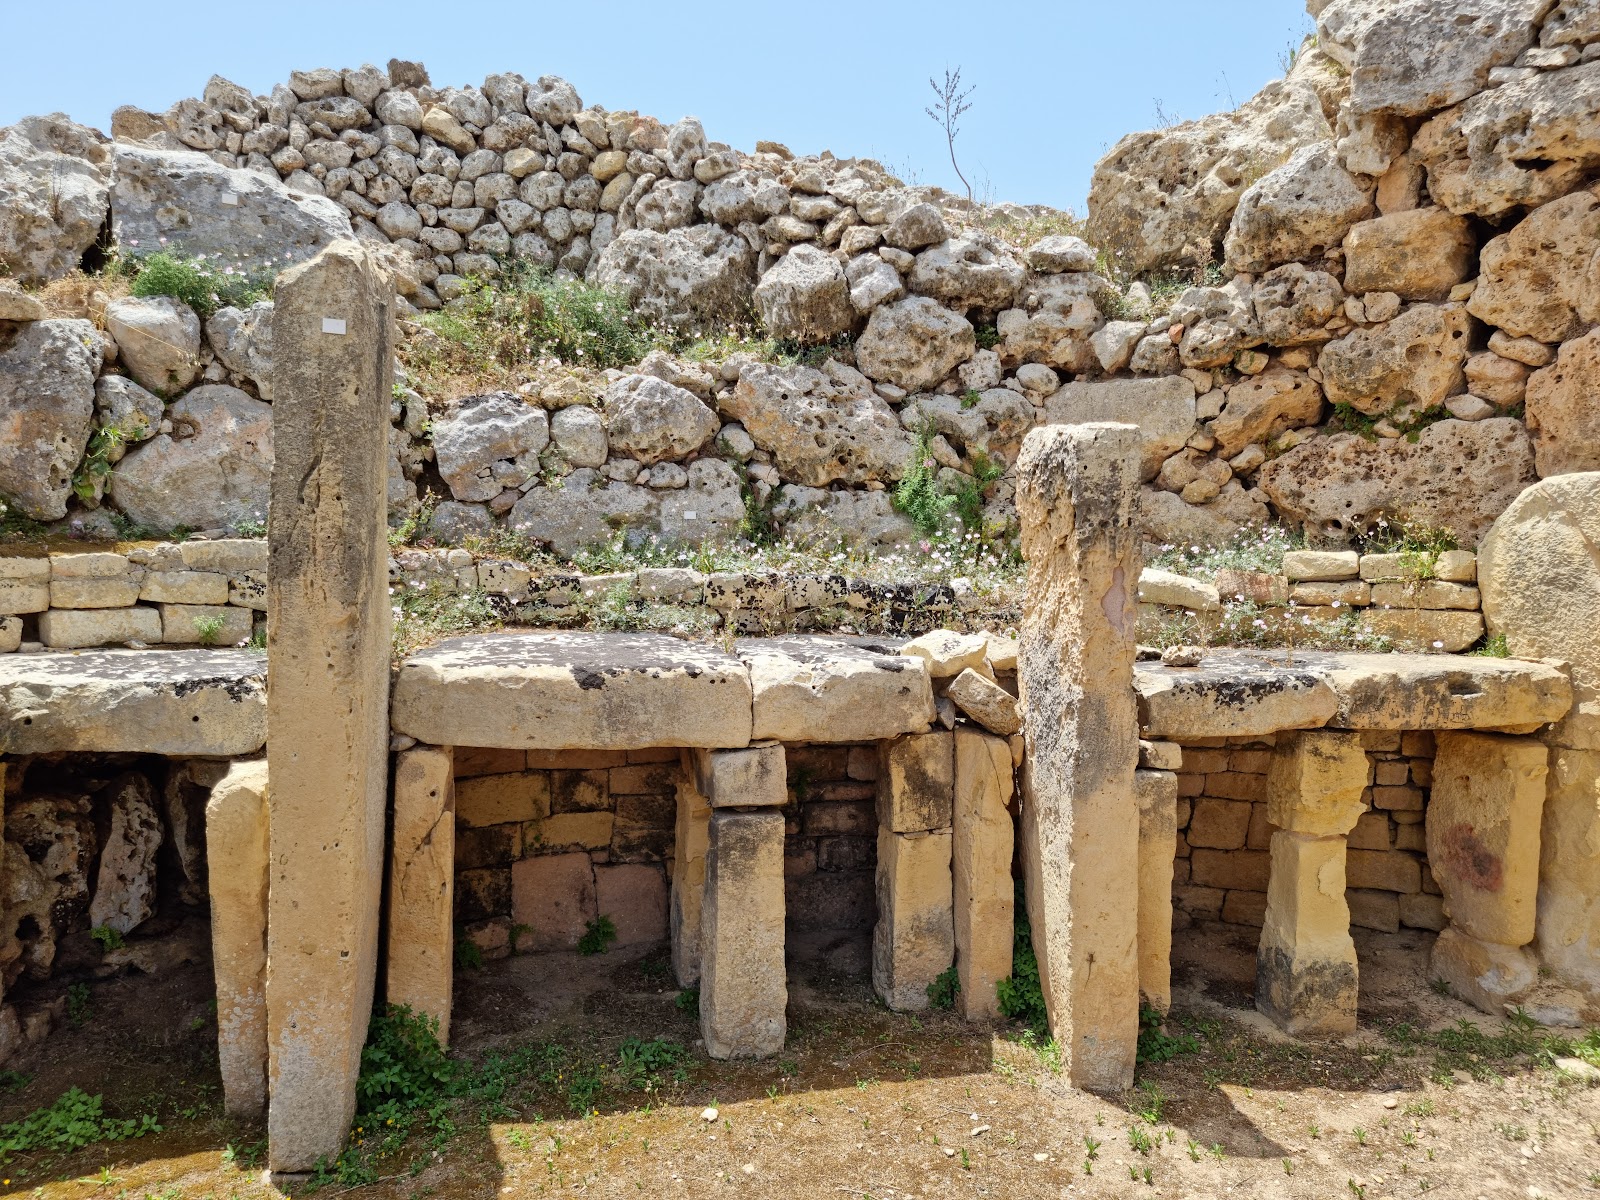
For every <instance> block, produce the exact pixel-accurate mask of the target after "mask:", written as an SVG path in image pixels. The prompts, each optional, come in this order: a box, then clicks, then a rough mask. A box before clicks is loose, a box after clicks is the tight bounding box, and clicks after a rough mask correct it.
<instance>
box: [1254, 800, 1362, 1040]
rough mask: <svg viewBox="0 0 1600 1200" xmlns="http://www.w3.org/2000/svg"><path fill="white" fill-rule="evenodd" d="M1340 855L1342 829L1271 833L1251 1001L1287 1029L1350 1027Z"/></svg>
mask: <svg viewBox="0 0 1600 1200" xmlns="http://www.w3.org/2000/svg"><path fill="white" fill-rule="evenodd" d="M1344 859H1345V842H1344V838H1342V837H1317V836H1315V835H1312V834H1306V833H1292V832H1290V831H1287V830H1283V831H1280V832H1278V833H1275V834H1273V835H1272V874H1271V877H1270V881H1269V883H1268V885H1267V914H1266V921H1265V924H1264V925H1263V926H1262V930H1261V944H1260V948H1259V949H1258V950H1257V951H1256V1007H1257V1008H1259V1009H1260V1010H1261V1011H1262V1012H1263V1013H1265V1014H1266V1015H1267V1016H1269V1017H1271V1018H1272V1019H1273V1020H1274V1021H1275V1022H1277V1024H1278V1025H1279V1026H1281V1027H1282V1028H1283V1029H1284V1030H1285V1031H1286V1032H1287V1033H1289V1034H1291V1035H1293V1036H1295V1037H1342V1036H1345V1035H1347V1034H1351V1033H1354V1032H1355V1029H1356V991H1357V976H1356V947H1355V943H1354V942H1353V941H1352V940H1351V938H1350V909H1349V906H1348V905H1347V904H1346V902H1345V877H1344Z"/></svg>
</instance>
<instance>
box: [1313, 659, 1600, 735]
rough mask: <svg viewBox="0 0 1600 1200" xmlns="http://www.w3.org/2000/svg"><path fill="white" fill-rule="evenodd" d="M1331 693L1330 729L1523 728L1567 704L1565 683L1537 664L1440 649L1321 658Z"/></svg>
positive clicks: (1556, 715)
mask: <svg viewBox="0 0 1600 1200" xmlns="http://www.w3.org/2000/svg"><path fill="white" fill-rule="evenodd" d="M1322 659H1323V661H1322V662H1320V663H1319V664H1318V667H1317V670H1318V672H1319V673H1320V674H1321V675H1322V677H1323V678H1324V679H1326V680H1327V681H1328V682H1329V684H1331V685H1332V687H1333V690H1334V691H1335V692H1337V693H1338V695H1339V708H1338V711H1336V712H1335V713H1334V715H1333V716H1332V717H1331V718H1330V719H1329V721H1328V724H1329V726H1330V727H1332V728H1335V729H1505V730H1509V731H1512V732H1517V733H1531V732H1533V730H1535V729H1537V728H1538V727H1539V726H1540V725H1544V724H1546V723H1548V722H1550V721H1558V720H1560V719H1561V718H1562V717H1563V716H1565V715H1566V713H1567V710H1568V709H1570V708H1571V707H1572V684H1571V682H1570V681H1569V680H1568V679H1567V677H1566V675H1565V674H1563V673H1562V672H1561V671H1560V670H1558V669H1557V668H1555V667H1552V666H1549V665H1547V664H1545V663H1539V662H1528V661H1526V660H1523V659H1515V658H1478V657H1465V656H1459V655H1445V654H1343V653H1332V654H1328V655H1324V656H1322Z"/></svg>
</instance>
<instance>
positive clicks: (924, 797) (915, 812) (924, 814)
mask: <svg viewBox="0 0 1600 1200" xmlns="http://www.w3.org/2000/svg"><path fill="white" fill-rule="evenodd" d="M954 747H955V743H954V741H953V740H952V735H951V734H949V733H945V732H942V731H941V732H938V733H923V734H913V735H912V736H910V737H903V738H896V739H895V740H894V741H892V742H881V743H879V745H878V824H879V825H880V826H882V827H883V828H884V829H888V830H890V831H892V832H894V833H921V832H926V831H927V830H930V829H948V828H950V820H951V804H952V795H953V789H954V787H955V758H954Z"/></svg>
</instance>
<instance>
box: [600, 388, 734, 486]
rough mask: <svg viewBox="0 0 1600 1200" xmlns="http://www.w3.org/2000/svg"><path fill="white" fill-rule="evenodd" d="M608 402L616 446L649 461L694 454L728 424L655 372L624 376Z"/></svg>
mask: <svg viewBox="0 0 1600 1200" xmlns="http://www.w3.org/2000/svg"><path fill="white" fill-rule="evenodd" d="M603 403H604V407H605V414H606V428H607V430H608V436H609V437H610V440H611V448H612V449H613V450H618V451H621V452H622V453H623V454H627V455H631V456H632V457H634V458H636V459H638V460H639V461H640V462H642V463H645V464H647V465H648V464H650V463H654V462H660V461H661V460H662V459H665V458H682V457H683V456H684V455H686V454H692V453H693V452H694V451H696V450H698V449H700V447H701V446H704V445H705V444H706V442H708V441H710V440H711V438H712V437H713V436H714V435H715V434H716V432H717V430H718V429H720V428H721V427H722V423H721V422H720V421H718V420H717V414H716V413H714V412H712V411H711V410H710V409H709V408H707V407H706V406H705V405H704V404H703V403H701V401H700V399H699V398H698V397H697V396H696V395H695V394H694V393H693V392H690V391H687V390H685V389H684V388H681V387H677V386H675V385H673V384H670V383H668V382H667V381H666V380H664V379H657V378H656V377H655V376H654V375H625V376H623V377H622V378H621V379H619V380H617V382H616V383H613V384H612V385H611V386H610V387H608V388H607V389H606V393H605V398H604V401H603Z"/></svg>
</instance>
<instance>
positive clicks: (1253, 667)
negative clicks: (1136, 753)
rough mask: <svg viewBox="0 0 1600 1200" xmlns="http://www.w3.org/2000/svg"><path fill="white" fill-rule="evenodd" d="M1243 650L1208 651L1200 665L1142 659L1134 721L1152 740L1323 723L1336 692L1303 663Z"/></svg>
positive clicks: (1334, 707)
mask: <svg viewBox="0 0 1600 1200" xmlns="http://www.w3.org/2000/svg"><path fill="white" fill-rule="evenodd" d="M1300 662H1301V664H1302V665H1298V666H1292V667H1291V666H1285V665H1282V663H1281V660H1280V661H1279V662H1277V663H1274V662H1273V661H1271V659H1270V658H1269V657H1267V656H1264V655H1263V656H1257V655H1252V654H1250V653H1248V652H1245V651H1237V650H1221V651H1213V652H1212V653H1211V654H1209V655H1207V656H1206V659H1205V661H1204V662H1203V663H1201V664H1200V666H1198V667H1164V666H1158V665H1155V664H1152V663H1140V664H1139V666H1138V668H1137V669H1136V670H1135V672H1134V687H1135V688H1136V689H1137V691H1138V694H1139V716H1140V720H1139V725H1140V729H1141V731H1142V734H1143V736H1145V737H1149V738H1184V739H1188V738H1195V737H1239V736H1244V735H1250V734H1259V733H1270V732H1272V731H1274V730H1278V729H1312V728H1315V727H1317V726H1319V725H1324V724H1326V723H1327V721H1328V719H1329V718H1330V717H1332V716H1333V714H1334V712H1335V711H1336V710H1337V709H1338V705H1339V702H1338V697H1337V696H1336V695H1335V694H1334V691H1333V689H1332V688H1331V687H1329V686H1328V684H1327V683H1326V682H1325V681H1324V680H1323V679H1322V678H1320V676H1319V675H1318V674H1317V673H1316V672H1314V671H1313V670H1311V669H1310V667H1308V666H1306V665H1304V662H1305V660H1304V658H1303V656H1302V657H1301V659H1300Z"/></svg>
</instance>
